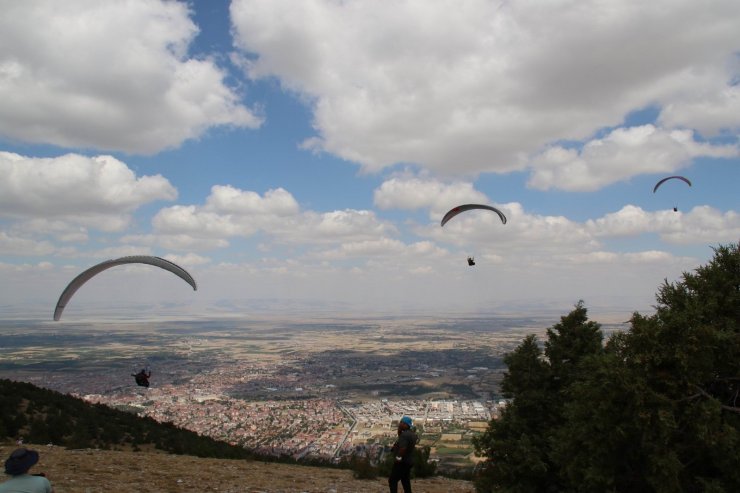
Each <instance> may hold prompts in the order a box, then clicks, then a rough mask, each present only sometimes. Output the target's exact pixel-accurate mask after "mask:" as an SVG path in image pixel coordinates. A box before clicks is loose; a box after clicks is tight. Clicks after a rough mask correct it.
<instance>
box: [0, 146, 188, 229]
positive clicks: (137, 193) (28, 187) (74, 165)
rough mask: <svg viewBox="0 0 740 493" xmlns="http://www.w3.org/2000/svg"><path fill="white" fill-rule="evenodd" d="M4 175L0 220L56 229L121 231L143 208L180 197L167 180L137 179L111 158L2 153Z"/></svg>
mask: <svg viewBox="0 0 740 493" xmlns="http://www.w3.org/2000/svg"><path fill="white" fill-rule="evenodd" d="M0 175H1V176H3V179H2V180H0V216H5V217H11V218H25V219H33V220H36V221H39V220H41V221H44V222H45V224H46V225H47V226H48V225H53V226H52V227H51V229H57V230H63V229H65V228H64V227H63V226H62V225H61V223H60V222H56V223H55V222H53V221H61V222H64V223H68V224H69V225H70V227H69V228H68V229H70V230H72V231H73V230H75V228H77V231H79V229H78V228H79V226H80V225H83V226H88V227H92V228H96V229H100V230H103V231H120V230H121V229H122V228H124V227H125V226H126V225H127V224H128V222H129V220H130V214H131V213H132V212H133V211H134V210H136V209H137V208H139V207H140V206H142V205H144V204H146V203H149V202H153V201H157V200H173V199H175V198H176V197H177V191H176V190H175V188H174V187H173V186H172V185H171V184H170V183H169V182H168V181H167V179H165V178H164V177H162V176H160V175H155V176H142V177H137V176H136V175H135V174H134V172H133V171H131V169H129V168H128V167H127V166H126V165H125V164H124V163H122V162H121V161H119V160H117V159H116V158H114V157H111V156H96V157H86V156H81V155H79V154H67V155H64V156H60V157H56V158H31V157H24V156H20V155H18V154H13V153H8V152H0ZM39 224H40V223H39Z"/></svg>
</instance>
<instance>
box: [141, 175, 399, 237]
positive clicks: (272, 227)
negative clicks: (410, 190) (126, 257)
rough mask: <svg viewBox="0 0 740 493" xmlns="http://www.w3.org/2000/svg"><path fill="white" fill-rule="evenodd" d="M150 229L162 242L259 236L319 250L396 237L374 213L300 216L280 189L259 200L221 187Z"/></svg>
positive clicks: (162, 216)
mask: <svg viewBox="0 0 740 493" xmlns="http://www.w3.org/2000/svg"><path fill="white" fill-rule="evenodd" d="M152 224H153V226H154V230H155V234H156V235H157V236H158V237H160V238H159V240H158V241H160V242H161V241H163V239H162V238H164V237H165V236H168V235H176V236H177V235H180V237H181V238H182V237H191V238H195V239H206V240H210V241H216V240H222V241H224V240H226V239H227V238H232V237H249V236H252V235H255V234H257V233H258V232H261V233H264V234H266V235H268V236H269V237H271V238H272V239H273V240H275V241H277V242H279V243H294V244H297V243H305V244H318V243H337V242H341V241H362V240H369V239H377V238H379V237H382V236H383V235H385V234H389V233H393V232H395V228H394V227H393V226H392V225H391V224H390V223H385V222H381V221H379V220H378V218H377V217H376V216H375V213H373V212H371V211H366V210H353V209H346V210H337V211H330V212H323V213H319V212H314V211H301V210H300V206H299V205H298V203H297V202H296V200H295V199H294V198H293V196H292V195H291V194H290V193H289V192H288V191H286V190H284V189H282V188H281V189H276V190H268V191H267V192H265V194H264V195H263V196H260V195H259V194H258V193H256V192H252V191H245V190H240V189H237V188H234V187H231V186H220V185H216V186H214V187H212V188H211V194H210V195H209V196H208V197H207V199H206V201H205V204H204V205H203V206H198V205H177V206H173V207H168V208H165V209H162V210H160V211H159V212H158V213H157V214H156V215H155V216H154V218H153V220H152ZM221 245H223V243H221Z"/></svg>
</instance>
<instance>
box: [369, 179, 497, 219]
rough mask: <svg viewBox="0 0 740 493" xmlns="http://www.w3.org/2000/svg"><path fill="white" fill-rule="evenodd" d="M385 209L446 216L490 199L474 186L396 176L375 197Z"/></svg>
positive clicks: (379, 189) (386, 182)
mask: <svg viewBox="0 0 740 493" xmlns="http://www.w3.org/2000/svg"><path fill="white" fill-rule="evenodd" d="M373 196H374V203H375V205H376V206H378V207H380V208H381V209H421V208H430V209H431V210H432V211H434V212H435V213H437V214H444V213H445V212H447V211H448V210H449V209H450V208H452V207H454V206H455V205H458V204H465V203H480V202H486V201H487V199H486V196H485V195H484V194H483V193H481V192H479V191H477V190H475V188H474V187H473V184H472V183H465V182H455V183H450V184H446V183H441V182H439V181H437V180H433V179H429V178H418V177H393V178H390V179H388V180H386V181H385V182H383V183H382V184H381V185H380V187H379V188H377V189H376V190H375V192H374V194H373Z"/></svg>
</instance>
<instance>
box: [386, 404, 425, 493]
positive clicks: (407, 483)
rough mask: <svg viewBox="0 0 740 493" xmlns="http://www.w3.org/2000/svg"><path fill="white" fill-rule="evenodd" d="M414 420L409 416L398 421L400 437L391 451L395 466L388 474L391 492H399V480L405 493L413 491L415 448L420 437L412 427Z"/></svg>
mask: <svg viewBox="0 0 740 493" xmlns="http://www.w3.org/2000/svg"><path fill="white" fill-rule="evenodd" d="M412 427H413V421H411V418H410V417H408V416H404V417H403V418H401V421H399V422H398V439H397V440H396V443H394V444H393V447H392V448H391V452H392V453H393V454H394V460H393V468H392V469H391V474H390V476H388V486H389V487H390V489H391V493H397V492H398V482H399V481H400V482H401V486H403V491H404V493H411V467H412V466H413V465H414V450H415V449H416V443H417V442H418V441H419V437H418V436H417V435H416V432H415V431H414V430H413V429H412Z"/></svg>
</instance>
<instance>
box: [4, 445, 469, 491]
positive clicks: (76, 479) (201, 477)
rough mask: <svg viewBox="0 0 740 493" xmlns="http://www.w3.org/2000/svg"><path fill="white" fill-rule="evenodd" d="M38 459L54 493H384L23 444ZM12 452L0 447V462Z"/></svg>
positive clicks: (223, 466) (258, 468) (291, 474)
mask: <svg viewBox="0 0 740 493" xmlns="http://www.w3.org/2000/svg"><path fill="white" fill-rule="evenodd" d="M28 447H29V448H33V449H35V450H38V451H39V453H40V454H41V459H40V460H39V463H38V464H37V465H36V466H34V467H33V469H32V470H31V472H33V473H39V472H43V473H45V474H46V477H47V478H49V480H50V481H51V482H52V484H53V486H54V488H55V491H56V493H162V492H219V493H226V492H232V493H237V492H238V493H243V492H249V493H252V492H271V493H273V492H281V493H289V492H290V493H293V492H296V493H297V492H334V493H345V492H347V493H350V492H352V493H353V492H357V493H363V492H367V493H373V492H386V491H388V485H387V483H386V480H385V478H378V479H375V480H355V479H353V477H352V472H351V471H348V470H340V469H326V468H319V467H308V466H297V465H290V464H278V463H266V462H259V461H254V460H243V459H241V460H229V459H206V458H199V457H192V456H185V455H172V454H166V453H163V452H158V451H141V452H121V451H109V450H93V449H84V450H67V449H65V448H63V447H56V446H46V445H34V444H31V445H28ZM15 448H16V445H15V443H13V442H4V443H2V445H0V457H2V458H3V460H4V459H5V458H7V457H8V455H9V454H10V452H12V451H13V450H14V449H15ZM0 479H2V480H4V479H5V478H4V477H0ZM412 485H413V488H414V491H416V492H421V493H448V492H449V493H473V492H474V488H473V485H472V483H470V482H468V481H458V480H451V479H447V478H441V477H435V478H428V479H419V480H413V481H412Z"/></svg>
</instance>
